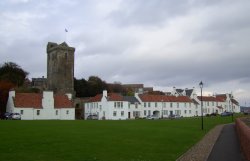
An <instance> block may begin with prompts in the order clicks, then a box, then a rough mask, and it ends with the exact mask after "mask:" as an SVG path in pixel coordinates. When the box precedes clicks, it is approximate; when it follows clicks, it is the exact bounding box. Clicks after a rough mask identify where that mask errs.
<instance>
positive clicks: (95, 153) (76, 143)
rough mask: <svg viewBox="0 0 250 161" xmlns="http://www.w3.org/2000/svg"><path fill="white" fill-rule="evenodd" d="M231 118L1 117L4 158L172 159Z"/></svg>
mask: <svg viewBox="0 0 250 161" xmlns="http://www.w3.org/2000/svg"><path fill="white" fill-rule="evenodd" d="M231 121H232V120H231V117H213V118H212V117H211V118H205V119H204V128H205V130H204V131H202V130H201V120H200V118H187V119H179V120H127V121H80V120H79V121H11V120H7V121H3V120H2V121H0V160H1V161H2V160H3V161H174V160H175V159H177V158H178V157H179V156H180V155H181V154H182V153H184V152H185V151H186V150H188V149H189V148H190V147H191V146H192V145H194V144H195V143H196V142H197V141H199V140H200V139H201V138H202V136H204V135H205V133H206V132H208V130H210V129H211V128H212V127H214V126H215V125H217V124H223V123H229V122H231Z"/></svg>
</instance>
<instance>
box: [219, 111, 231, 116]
mask: <svg viewBox="0 0 250 161" xmlns="http://www.w3.org/2000/svg"><path fill="white" fill-rule="evenodd" d="M232 115H233V113H232V112H223V113H221V114H220V116H232Z"/></svg>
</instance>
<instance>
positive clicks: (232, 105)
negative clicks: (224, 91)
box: [230, 97, 234, 122]
mask: <svg viewBox="0 0 250 161" xmlns="http://www.w3.org/2000/svg"><path fill="white" fill-rule="evenodd" d="M232 98H233V97H232ZM230 100H231V111H232V122H233V121H234V111H233V100H232V99H230Z"/></svg>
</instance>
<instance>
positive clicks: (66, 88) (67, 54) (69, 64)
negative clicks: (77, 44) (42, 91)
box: [47, 42, 75, 94]
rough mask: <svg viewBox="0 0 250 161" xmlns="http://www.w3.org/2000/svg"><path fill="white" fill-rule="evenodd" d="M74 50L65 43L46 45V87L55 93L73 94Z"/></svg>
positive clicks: (49, 43)
mask: <svg viewBox="0 0 250 161" xmlns="http://www.w3.org/2000/svg"><path fill="white" fill-rule="evenodd" d="M74 53H75V48H73V47H69V46H68V44H67V43H65V42H63V43H62V44H56V43H53V42H48V45H47V87H48V90H52V91H54V92H55V93H71V94H74Z"/></svg>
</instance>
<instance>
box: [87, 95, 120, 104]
mask: <svg viewBox="0 0 250 161" xmlns="http://www.w3.org/2000/svg"><path fill="white" fill-rule="evenodd" d="M107 99H108V101H124V99H123V96H122V95H120V94H118V93H108V97H107ZM101 100H102V94H98V95H96V96H95V97H92V98H90V99H89V100H88V102H101Z"/></svg>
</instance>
